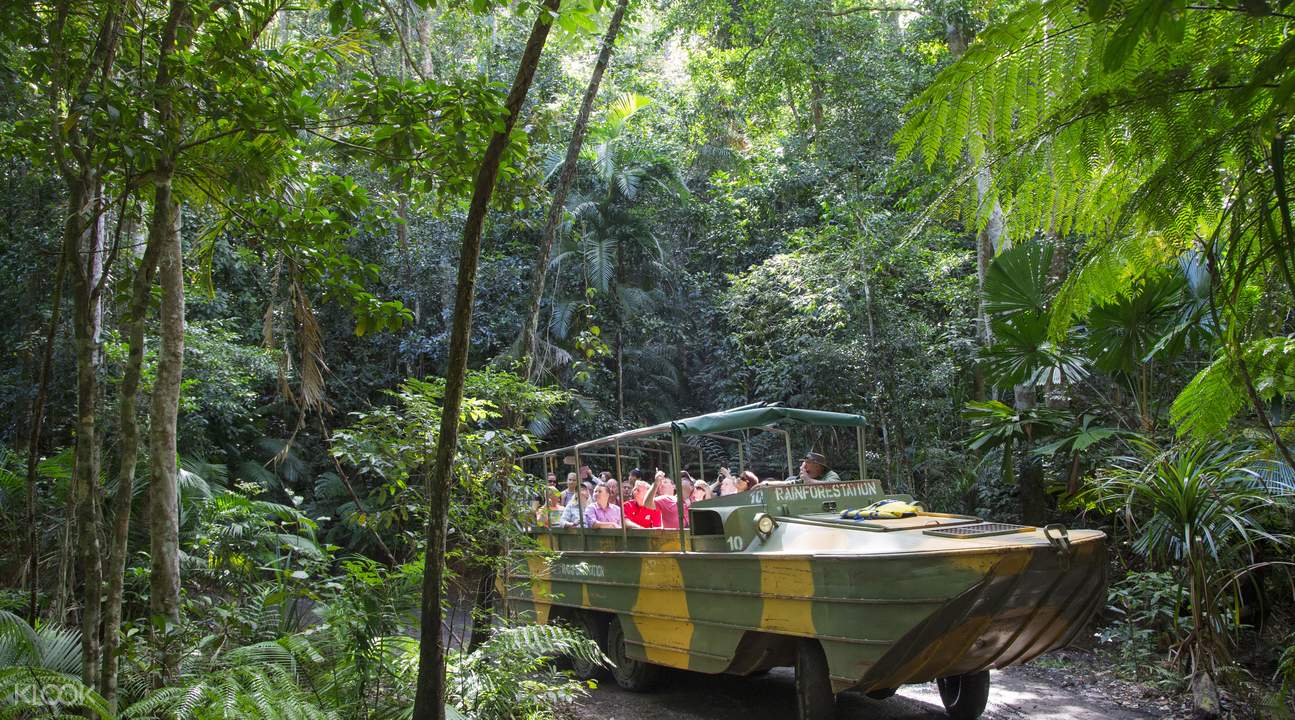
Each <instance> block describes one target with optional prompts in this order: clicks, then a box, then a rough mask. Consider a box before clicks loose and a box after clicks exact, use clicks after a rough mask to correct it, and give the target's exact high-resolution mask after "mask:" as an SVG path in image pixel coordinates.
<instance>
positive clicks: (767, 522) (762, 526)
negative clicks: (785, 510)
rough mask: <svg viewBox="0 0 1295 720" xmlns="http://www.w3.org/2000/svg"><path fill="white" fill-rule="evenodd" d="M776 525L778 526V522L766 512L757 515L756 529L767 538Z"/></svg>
mask: <svg viewBox="0 0 1295 720" xmlns="http://www.w3.org/2000/svg"><path fill="white" fill-rule="evenodd" d="M776 527H778V523H776V522H774V521H773V518H772V517H770V516H768V515H765V514H764V513H760V514H759V515H756V516H755V530H756V532H758V533H760V535H761V536H762V537H764V538H765V539H768V538H769V535H770V534H772V533H773V530H774V528H776Z"/></svg>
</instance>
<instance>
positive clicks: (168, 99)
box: [148, 0, 193, 684]
mask: <svg viewBox="0 0 1295 720" xmlns="http://www.w3.org/2000/svg"><path fill="white" fill-rule="evenodd" d="M192 30H193V17H192V14H191V12H190V7H189V3H188V0H171V2H170V6H169V9H168V10H167V19H166V25H165V26H164V28H163V30H162V36H161V38H160V42H159V45H158V59H157V75H156V77H155V79H154V83H153V93H154V95H153V97H154V101H153V103H154V107H155V108H156V110H157V118H158V127H159V129H160V130H161V145H162V147H161V152H160V153H158V159H157V166H156V167H155V168H154V172H153V218H152V222H151V224H150V226H149V243H150V244H154V245H156V246H157V247H156V250H155V252H156V253H157V265H158V267H157V274H158V280H159V281H160V282H159V284H160V285H161V287H162V301H161V304H160V306H159V310H158V320H159V323H158V335H159V337H158V350H157V378H156V380H155V381H154V382H153V398H152V406H151V408H150V414H149V428H148V453H149V458H148V461H149V484H148V489H149V493H148V510H149V528H148V529H149V557H150V561H151V567H150V573H149V593H148V603H149V614H150V616H151V617H152V618H153V620H154V624H153V626H152V627H153V628H154V629H155V630H154V631H155V632H156V631H157V630H158V629H160V630H161V631H162V633H163V634H164V635H169V634H170V633H169V630H170V628H171V627H172V626H174V625H178V624H179V622H180V501H179V486H178V481H179V478H178V473H177V465H178V460H179V458H178V456H177V453H176V420H177V417H178V415H179V411H180V380H181V376H182V375H183V371H184V252H183V249H182V247H181V240H180V223H181V215H180V204H179V201H178V200H177V198H176V197H175V193H174V188H173V185H172V180H173V178H174V177H175V169H176V162H177V160H178V157H179V149H178V148H179V145H180V134H181V118H180V117H178V116H177V115H176V113H175V108H174V105H173V104H172V93H173V92H175V89H174V85H175V81H174V79H175V73H176V68H175V67H173V64H174V63H175V57H174V56H175V53H176V52H177V50H178V49H179V48H180V47H182V45H184V44H187V42H188V40H189V39H190V38H192V35H193V33H192ZM182 38H183V39H182ZM159 620H161V621H163V622H162V623H161V624H160V626H159V624H158V622H157V621H159ZM161 640H162V642H161V643H160V644H161V646H162V647H163V648H164V650H163V653H162V673H161V682H162V683H164V684H165V683H166V682H168V681H169V680H170V679H171V678H173V677H175V674H176V670H177V665H178V663H179V658H178V656H177V655H176V653H175V650H174V647H173V645H172V643H171V640H170V638H169V637H164V638H161Z"/></svg>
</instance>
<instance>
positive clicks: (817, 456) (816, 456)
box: [800, 452, 828, 467]
mask: <svg viewBox="0 0 1295 720" xmlns="http://www.w3.org/2000/svg"><path fill="white" fill-rule="evenodd" d="M800 461H801V462H812V463H818V464H819V465H822V466H823V467H827V466H828V465H827V458H826V457H823V455H822V454H821V453H816V452H807V453H805V457H803V458H801V459H800Z"/></svg>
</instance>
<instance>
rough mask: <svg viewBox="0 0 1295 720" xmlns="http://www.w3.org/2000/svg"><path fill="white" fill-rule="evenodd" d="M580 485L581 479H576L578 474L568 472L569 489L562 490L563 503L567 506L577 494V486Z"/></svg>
mask: <svg viewBox="0 0 1295 720" xmlns="http://www.w3.org/2000/svg"><path fill="white" fill-rule="evenodd" d="M579 486H580V481H579V480H576V474H575V473H573V472H569V473H567V489H566V490H563V491H562V505H563V507H565V506H566V505H567V504H568V503H570V502H571V500H572V498H574V497H575V496H576V488H577V487H579Z"/></svg>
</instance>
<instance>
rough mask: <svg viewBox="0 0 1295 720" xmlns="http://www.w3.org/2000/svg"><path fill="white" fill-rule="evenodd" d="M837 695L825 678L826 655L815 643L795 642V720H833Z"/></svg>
mask: <svg viewBox="0 0 1295 720" xmlns="http://www.w3.org/2000/svg"><path fill="white" fill-rule="evenodd" d="M834 717H836V693H834V692H832V679H831V678H830V677H829V676H828V670H827V655H826V654H824V652H823V646H822V645H820V644H819V642H818V641H817V640H807V639H801V640H798V641H796V720H832V718H834Z"/></svg>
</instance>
